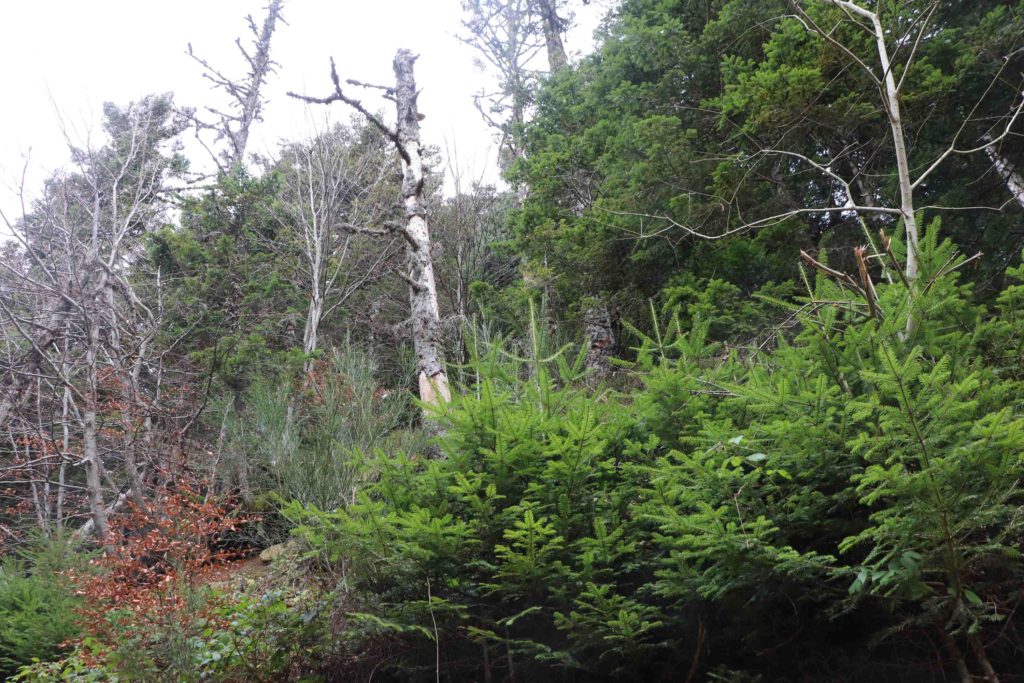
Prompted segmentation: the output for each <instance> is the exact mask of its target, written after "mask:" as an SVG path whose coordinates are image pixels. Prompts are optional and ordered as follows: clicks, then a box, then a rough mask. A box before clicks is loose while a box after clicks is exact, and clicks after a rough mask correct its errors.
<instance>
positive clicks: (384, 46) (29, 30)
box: [0, 0, 611, 211]
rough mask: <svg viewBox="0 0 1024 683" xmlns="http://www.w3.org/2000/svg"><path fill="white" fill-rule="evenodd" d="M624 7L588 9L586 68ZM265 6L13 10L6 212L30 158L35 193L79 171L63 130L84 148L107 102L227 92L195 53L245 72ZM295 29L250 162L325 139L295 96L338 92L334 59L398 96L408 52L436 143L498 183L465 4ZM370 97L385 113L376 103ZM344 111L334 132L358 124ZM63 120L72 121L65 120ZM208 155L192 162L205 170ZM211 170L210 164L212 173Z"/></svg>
mask: <svg viewBox="0 0 1024 683" xmlns="http://www.w3.org/2000/svg"><path fill="white" fill-rule="evenodd" d="M610 1H611V0H604V2H599V3H597V4H596V5H591V6H590V7H584V8H581V9H580V11H579V12H578V19H579V22H578V27H577V29H576V30H574V31H573V32H572V33H571V34H570V36H569V38H568V40H567V48H568V50H569V52H570V54H571V55H573V54H574V55H576V56H577V57H578V56H579V54H580V53H581V52H583V51H587V50H589V49H591V44H592V41H591V35H592V33H593V30H594V28H595V27H596V25H597V23H598V20H599V19H600V16H601V15H602V13H603V11H604V8H606V7H607V3H608V2H610ZM265 4H266V1H265V0H176V2H173V3H166V2H156V1H154V0H3V2H2V3H0V5H2V7H3V21H2V24H0V69H2V71H0V92H3V93H5V94H6V97H5V98H4V99H5V100H6V101H5V102H4V104H3V106H2V108H0V207H2V208H3V209H5V210H7V211H10V210H12V209H13V208H14V199H13V195H12V187H13V186H15V185H16V183H17V179H18V178H19V176H20V175H21V172H22V168H23V166H24V165H25V160H26V158H27V159H29V165H28V170H29V172H28V176H27V182H26V187H27V189H29V190H33V189H34V188H36V187H39V185H40V183H41V181H42V179H43V178H44V177H45V175H46V173H47V172H48V171H49V170H52V169H54V168H56V167H59V166H61V165H62V164H63V163H65V161H66V159H67V153H66V145H65V142H64V140H63V136H62V133H61V127H60V123H59V121H60V119H61V118H63V120H64V121H65V123H66V124H67V125H68V127H69V128H71V129H72V136H73V138H74V139H76V140H81V139H83V138H84V136H85V134H86V133H87V132H88V131H89V130H97V128H98V121H99V119H100V114H101V110H102V105H103V102H105V101H111V102H114V103H115V104H126V103H128V102H130V101H132V100H136V99H138V98H140V97H141V96H144V95H146V94H150V93H159V92H167V91H173V92H174V93H175V101H176V102H177V103H178V104H179V105H186V106H197V107H201V106H202V105H204V104H210V103H211V102H216V101H217V100H216V98H218V97H219V94H218V93H214V92H212V91H211V84H210V83H209V82H208V81H206V80H205V79H203V78H202V77H201V68H200V66H199V65H198V64H196V63H195V62H194V61H193V60H192V59H190V58H189V57H188V56H187V55H186V54H185V50H186V46H187V44H188V43H190V42H191V43H192V46H193V48H194V50H195V52H196V54H197V55H199V56H201V57H204V58H206V59H207V60H208V61H209V62H210V63H211V64H212V65H213V66H215V67H216V68H218V69H220V70H221V71H222V72H223V73H225V74H227V75H231V76H234V75H239V76H241V75H242V74H243V73H244V72H245V65H244V64H243V63H242V58H241V56H240V55H239V53H238V50H237V48H236V47H235V45H234V41H235V38H236V37H242V40H243V42H245V43H247V42H248V41H249V39H250V36H249V33H248V29H247V27H246V25H245V20H244V17H245V15H247V14H252V15H253V17H254V19H255V20H256V22H257V24H258V25H261V24H262V20H263V15H264V5H265ZM283 15H284V18H285V20H286V21H287V22H288V23H287V25H282V26H279V28H278V31H277V33H276V34H275V36H274V42H273V45H272V57H273V58H274V59H275V61H277V62H278V63H279V64H280V67H279V69H278V73H277V75H276V76H274V77H272V79H271V81H270V82H269V83H268V87H267V89H266V94H267V96H268V98H269V102H268V104H267V105H266V108H265V119H266V121H265V123H264V124H262V125H260V126H259V127H258V128H257V129H256V130H254V131H253V135H252V137H251V141H250V151H251V152H257V153H261V154H264V155H272V154H273V153H274V151H275V150H276V148H277V146H278V143H279V142H280V141H281V140H285V139H292V140H293V139H300V138H303V137H305V136H307V135H308V133H309V131H310V125H311V122H316V127H318V128H322V127H323V125H324V117H325V116H326V115H327V114H326V112H325V111H321V110H320V108H314V109H313V110H310V109H309V107H307V105H304V104H302V103H300V102H297V101H295V100H292V99H291V98H288V97H286V96H285V92H287V91H288V90H294V91H296V92H308V93H309V94H311V95H316V96H324V95H327V94H329V92H330V88H331V85H330V80H329V66H328V60H329V57H331V56H334V58H335V60H336V61H337V64H338V71H339V74H340V75H341V77H342V79H345V78H355V79H358V80H361V81H365V82H375V83H382V84H389V83H391V82H392V81H393V79H394V76H393V74H392V72H391V60H392V58H393V56H394V54H395V51H396V50H397V49H398V48H399V47H408V48H410V49H412V50H413V51H415V52H418V53H419V54H420V59H419V61H418V62H417V73H416V77H417V81H418V84H419V87H420V88H421V89H422V91H423V94H422V95H421V97H420V110H421V112H422V113H424V114H425V115H426V117H427V118H426V120H425V121H424V124H423V137H424V142H426V143H428V144H435V145H439V146H441V147H442V148H445V147H447V148H449V149H454V150H456V153H457V157H458V161H457V163H458V166H459V167H460V168H461V169H462V171H463V175H464V177H466V178H467V179H471V178H479V177H483V178H485V179H487V180H488V181H494V180H495V178H496V171H495V170H494V167H495V160H494V149H493V144H492V136H491V133H490V131H489V130H488V129H487V128H486V126H485V125H484V124H483V122H482V121H481V119H480V116H479V114H478V112H477V111H476V110H475V109H474V107H473V103H472V99H471V96H472V94H473V93H474V92H477V91H478V90H480V88H481V87H482V86H484V85H485V83H486V79H485V76H484V75H483V74H481V73H480V72H479V71H478V70H477V69H476V68H475V67H474V66H473V54H472V50H471V49H470V48H469V47H467V46H465V45H463V44H462V43H460V42H459V41H458V40H456V39H455V37H454V34H455V33H457V32H459V31H460V24H459V21H460V18H461V9H460V2H459V0H286V2H285V6H284V10H283ZM349 92H350V94H353V95H361V96H362V99H363V100H364V102H365V103H366V104H368V105H371V107H372V108H376V107H382V108H383V107H385V106H386V107H387V110H386V111H387V113H388V114H391V107H392V106H393V105H389V104H388V103H386V102H384V101H383V100H381V101H380V103H379V104H376V105H373V104H372V103H373V97H372V95H371V93H370V92H369V91H363V92H362V93H360V92H358V91H349ZM346 109H347V108H346V107H344V106H343V105H341V104H340V103H336V104H334V105H332V107H331V110H332V112H331V114H330V116H331V117H332V118H333V119H334V120H347V119H348V117H349V116H350V114H351V112H350V111H347V110H346ZM58 112H59V113H60V116H58ZM201 154H202V153H199V154H190V156H191V157H192V158H194V159H195V160H203V159H202V156H201ZM204 161H205V160H204Z"/></svg>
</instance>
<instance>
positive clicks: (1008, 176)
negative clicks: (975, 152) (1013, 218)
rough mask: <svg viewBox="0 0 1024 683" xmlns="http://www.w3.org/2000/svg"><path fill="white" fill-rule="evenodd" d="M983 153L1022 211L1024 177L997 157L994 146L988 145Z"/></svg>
mask: <svg viewBox="0 0 1024 683" xmlns="http://www.w3.org/2000/svg"><path fill="white" fill-rule="evenodd" d="M985 153H986V154H988V158H989V159H991V160H992V166H994V167H995V169H996V172H997V173H998V174H999V177H1000V178H1002V179H1003V182H1004V183H1006V189H1007V190H1009V191H1010V194H1011V195H1013V198H1014V199H1015V200H1017V203H1018V204H1020V206H1021V208H1022V209H1024V176H1022V175H1021V174H1020V173H1018V172H1017V169H1016V168H1015V167H1014V165H1013V164H1012V163H1010V162H1009V161H1008V160H1007V159H1006V158H1004V157H1002V156H1000V155H999V150H997V149H996V147H995V145H992V144H990V145H988V146H987V147H985Z"/></svg>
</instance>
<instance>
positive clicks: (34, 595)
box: [0, 537, 84, 675]
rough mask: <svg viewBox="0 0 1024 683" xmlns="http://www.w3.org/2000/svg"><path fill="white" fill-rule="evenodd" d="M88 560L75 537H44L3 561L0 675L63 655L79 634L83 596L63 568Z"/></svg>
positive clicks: (0, 586)
mask: <svg viewBox="0 0 1024 683" xmlns="http://www.w3.org/2000/svg"><path fill="white" fill-rule="evenodd" d="M83 562H84V556H81V555H77V554H76V548H75V546H74V544H73V543H72V542H71V540H70V539H68V538H65V537H59V538H56V539H52V540H50V539H45V538H42V537H40V538H36V539H33V540H32V541H31V542H30V543H29V545H27V546H26V547H25V548H23V549H22V550H21V551H20V557H18V558H8V559H6V560H4V562H3V564H2V565H0V675H10V674H13V673H14V672H15V671H16V670H17V669H18V667H19V666H21V665H23V664H27V663H29V662H31V661H32V660H33V659H39V660H48V659H51V658H53V657H55V656H57V655H59V654H60V653H61V652H62V651H63V650H64V649H65V648H66V644H67V643H68V642H69V641H71V640H73V639H74V638H75V637H76V636H77V635H78V633H79V631H78V624H77V619H76V615H75V610H76V609H77V608H78V607H79V606H80V605H81V600H80V598H79V597H78V596H77V595H76V594H75V591H74V587H73V586H72V585H71V582H70V581H69V580H68V579H67V578H66V577H65V575H64V572H65V571H67V570H69V569H72V568H74V567H76V566H81V565H82V564H83Z"/></svg>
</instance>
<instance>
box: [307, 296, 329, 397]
mask: <svg viewBox="0 0 1024 683" xmlns="http://www.w3.org/2000/svg"><path fill="white" fill-rule="evenodd" d="M323 316H324V300H323V297H322V296H321V294H320V291H319V289H314V290H313V293H312V295H311V296H310V297H309V312H308V313H307V315H306V327H305V329H304V330H303V332H302V352H303V353H304V354H305V355H306V360H305V362H304V363H303V365H302V371H303V373H305V375H306V381H309V377H310V374H311V373H312V372H313V358H312V355H313V354H314V353H315V352H316V350H317V348H318V344H319V337H320V321H321V320H322V319H323Z"/></svg>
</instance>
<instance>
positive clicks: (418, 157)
mask: <svg viewBox="0 0 1024 683" xmlns="http://www.w3.org/2000/svg"><path fill="white" fill-rule="evenodd" d="M415 63H416V56H415V55H413V53H412V52H410V51H409V50H399V51H398V54H397V55H396V56H395V61H394V68H395V79H396V88H395V100H396V102H397V106H398V130H397V134H398V146H399V151H400V153H402V154H401V156H402V202H403V205H404V207H405V219H406V225H405V229H404V232H403V234H404V236H405V241H406V257H407V259H408V264H409V270H410V272H409V276H408V281H409V307H410V309H411V313H412V336H413V346H414V347H415V350H416V361H417V365H418V369H419V389H420V400H422V401H423V402H424V403H426V404H432V405H436V404H438V403H443V402H447V401H450V400H451V390H450V389H449V387H448V374H447V372H446V370H445V366H444V354H443V352H442V348H441V336H440V323H441V314H440V311H439V309H438V305H437V285H436V282H435V279H434V264H433V261H432V260H431V255H430V229H429V226H428V224H427V216H426V210H425V208H424V205H423V183H424V179H425V173H424V168H423V155H422V150H421V148H420V116H419V110H418V107H417V103H416V99H417V97H418V95H419V93H418V92H417V91H416V78H415V75H414V71H413V67H414V65H415Z"/></svg>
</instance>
